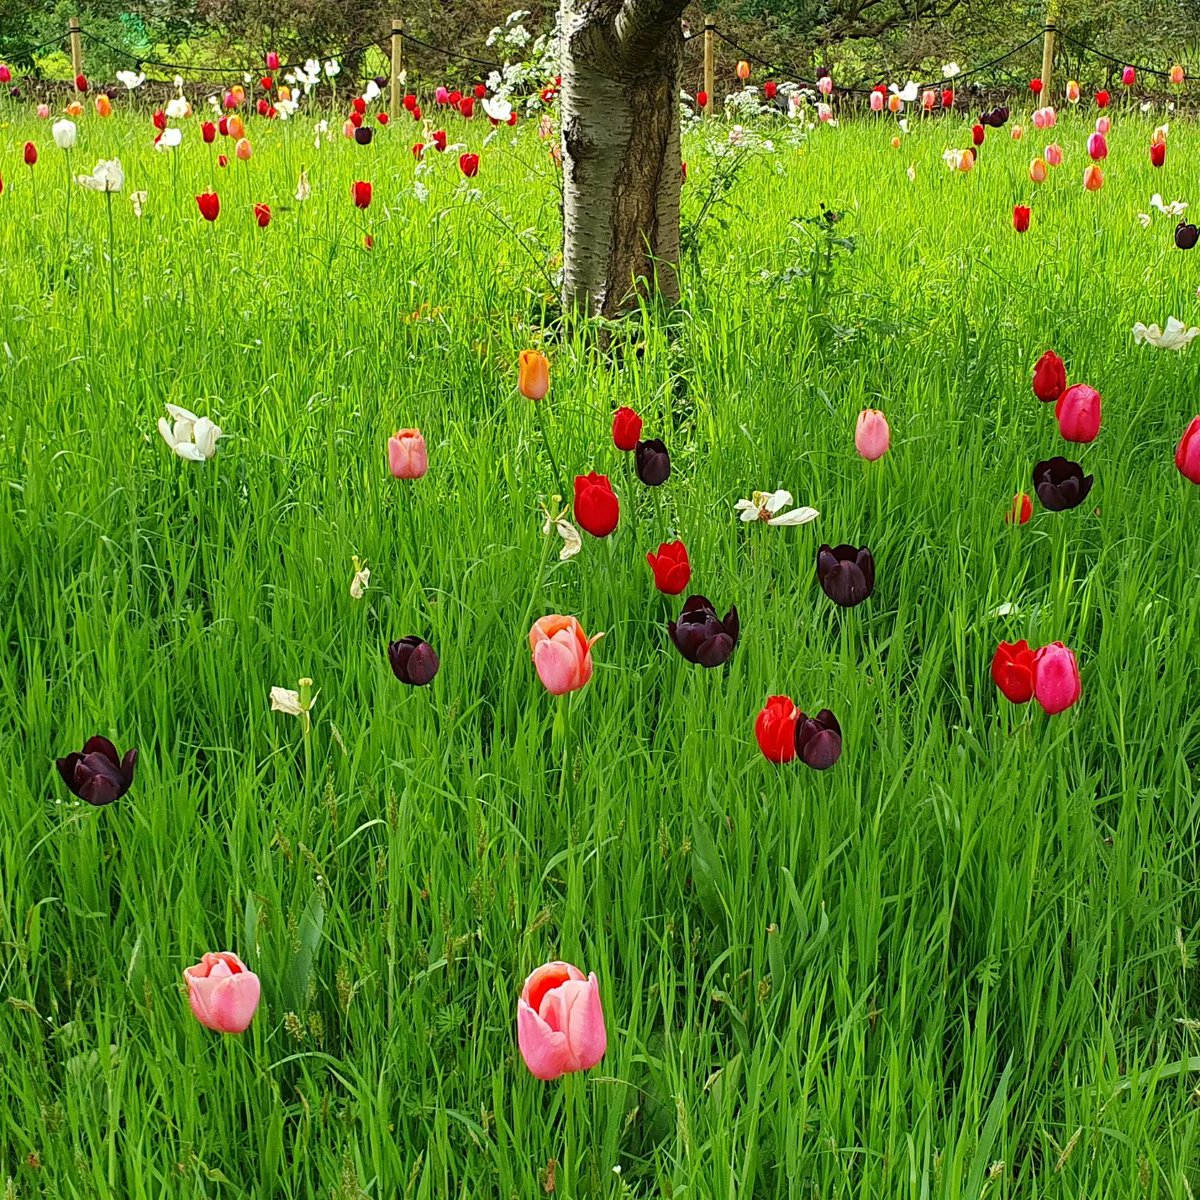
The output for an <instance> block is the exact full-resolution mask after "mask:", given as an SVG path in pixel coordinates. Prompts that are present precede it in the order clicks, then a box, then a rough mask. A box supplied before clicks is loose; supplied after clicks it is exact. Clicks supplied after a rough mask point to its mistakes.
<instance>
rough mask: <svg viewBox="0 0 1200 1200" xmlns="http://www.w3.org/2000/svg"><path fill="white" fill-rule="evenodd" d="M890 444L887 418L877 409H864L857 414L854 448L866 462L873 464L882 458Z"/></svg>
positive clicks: (890, 437)
mask: <svg viewBox="0 0 1200 1200" xmlns="http://www.w3.org/2000/svg"><path fill="white" fill-rule="evenodd" d="M891 444H892V431H891V429H890V428H889V427H888V423H887V417H885V416H884V415H883V413H881V412H880V411H879V410H878V409H875V408H865V409H863V411H862V412H860V413H859V414H858V424H857V425H856V426H855V429H854V447H855V449H856V450H857V451H858V452H859V454H861V455H862V456H863V458H865V459H866V460H867V462H875V461H876V459H880V458H882V457H883V456H884V455H885V454H886V453H887V452H888V447H889V446H890V445H891Z"/></svg>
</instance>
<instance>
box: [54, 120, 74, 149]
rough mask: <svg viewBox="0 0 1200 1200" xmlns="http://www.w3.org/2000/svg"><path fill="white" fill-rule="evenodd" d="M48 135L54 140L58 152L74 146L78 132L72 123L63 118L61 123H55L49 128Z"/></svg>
mask: <svg viewBox="0 0 1200 1200" xmlns="http://www.w3.org/2000/svg"><path fill="white" fill-rule="evenodd" d="M50 134H51V136H52V137H53V138H54V144H55V145H56V146H57V147H58V148H59V149H60V150H71V149H73V148H74V146H75V139H76V138H77V137H78V136H79V130H78V129H76V128H75V122H74V121H68V120H67V119H66V118H65V117H64V118H63V119H62V120H61V121H55V122H54V124H53V125H51V126H50Z"/></svg>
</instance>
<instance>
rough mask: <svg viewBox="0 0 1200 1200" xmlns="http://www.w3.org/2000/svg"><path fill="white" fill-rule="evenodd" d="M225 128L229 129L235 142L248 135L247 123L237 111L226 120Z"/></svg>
mask: <svg viewBox="0 0 1200 1200" xmlns="http://www.w3.org/2000/svg"><path fill="white" fill-rule="evenodd" d="M225 128H226V129H228V130H229V136H230V137H231V138H233V140H234V141H235V142H237V141H240V140H241V139H242V138H244V137H245V136H246V124H245V122H244V121H243V120H242V118H241V117H239V116H238V115H237V114H236V113H235V114H234V115H233V116H232V117H230V118H228V120H227V121H226V122H225Z"/></svg>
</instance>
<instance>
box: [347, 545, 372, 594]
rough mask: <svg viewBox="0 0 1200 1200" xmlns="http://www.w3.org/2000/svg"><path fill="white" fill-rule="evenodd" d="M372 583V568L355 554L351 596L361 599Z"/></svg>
mask: <svg viewBox="0 0 1200 1200" xmlns="http://www.w3.org/2000/svg"><path fill="white" fill-rule="evenodd" d="M370 583H371V568H370V567H368V566H367V564H366V563H365V562H363V561H362V559H360V558H359V557H358V555H357V554H356V555H354V578H353V579H351V580H350V598H351V599H352V600H361V599H362V598H363V593H364V592H365V591H366V590H367V587H368V586H369V585H370Z"/></svg>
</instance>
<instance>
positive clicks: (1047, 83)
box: [1042, 0, 1057, 104]
mask: <svg viewBox="0 0 1200 1200" xmlns="http://www.w3.org/2000/svg"><path fill="white" fill-rule="evenodd" d="M1056 8H1057V5H1055V3H1054V0H1046V31H1045V33H1044V35H1043V37H1042V97H1043V99H1042V103H1043V104H1049V103H1051V100H1050V95H1051V76H1052V75H1053V73H1054V18H1055V17H1056V16H1057V13H1056V11H1055V9H1056Z"/></svg>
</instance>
